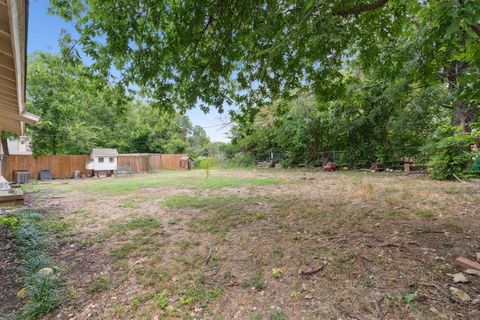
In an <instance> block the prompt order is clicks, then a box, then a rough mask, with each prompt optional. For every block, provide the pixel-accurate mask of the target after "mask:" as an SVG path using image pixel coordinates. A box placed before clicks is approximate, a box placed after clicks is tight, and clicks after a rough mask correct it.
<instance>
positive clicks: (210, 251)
mask: <svg viewBox="0 0 480 320" xmlns="http://www.w3.org/2000/svg"><path fill="white" fill-rule="evenodd" d="M212 253H213V250H212V248H209V249H208V255H207V258H206V259H205V265H206V266H208V264H209V262H210V259H211V258H212Z"/></svg>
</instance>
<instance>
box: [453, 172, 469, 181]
mask: <svg viewBox="0 0 480 320" xmlns="http://www.w3.org/2000/svg"><path fill="white" fill-rule="evenodd" d="M452 176H453V177H454V178H455V179H456V180H457V181H458V182H461V183H466V182H465V181H463V180H462V179H460V178H459V177H458V176H457V175H456V174H455V173H452Z"/></svg>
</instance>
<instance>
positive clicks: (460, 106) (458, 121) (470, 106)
mask: <svg viewBox="0 0 480 320" xmlns="http://www.w3.org/2000/svg"><path fill="white" fill-rule="evenodd" d="M467 67H468V64H467V63H466V62H465V61H454V62H453V63H452V65H451V67H450V69H449V70H448V73H447V81H448V87H449V89H451V90H459V88H460V84H459V83H458V78H459V76H460V75H461V74H462V73H463V72H464V71H465V69H466V68H467ZM478 113H479V108H478V105H477V104H475V103H468V102H466V101H464V100H461V101H456V102H455V103H454V104H453V110H452V120H451V124H452V126H461V127H462V128H463V131H465V132H470V131H471V128H470V124H471V123H472V122H473V121H474V120H475V118H476V116H477V114H478Z"/></svg>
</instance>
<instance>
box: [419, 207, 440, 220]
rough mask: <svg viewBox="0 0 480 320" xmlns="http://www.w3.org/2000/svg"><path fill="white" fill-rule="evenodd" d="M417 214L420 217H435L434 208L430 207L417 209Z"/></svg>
mask: <svg viewBox="0 0 480 320" xmlns="http://www.w3.org/2000/svg"><path fill="white" fill-rule="evenodd" d="M415 215H416V216H417V217H420V218H425V219H430V218H433V217H434V215H435V214H434V213H433V211H432V210H428V209H417V210H415Z"/></svg>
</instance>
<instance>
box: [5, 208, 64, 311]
mask: <svg viewBox="0 0 480 320" xmlns="http://www.w3.org/2000/svg"><path fill="white" fill-rule="evenodd" d="M16 219H17V223H16V226H15V227H14V228H13V229H11V230H12V231H13V236H14V238H15V243H16V245H17V248H18V252H19V254H20V259H21V270H20V272H21V275H22V279H23V281H24V285H25V286H26V288H27V296H26V298H27V299H28V301H27V303H26V304H25V306H24V307H23V310H21V311H20V312H19V313H18V314H13V315H10V317H9V318H10V319H16V320H17V319H18V320H20V319H37V318H39V317H41V316H44V315H46V314H48V313H49V312H51V311H52V310H54V309H55V308H57V307H58V306H59V304H60V295H59V286H60V278H59V276H58V274H56V273H53V274H50V275H42V274H39V270H40V269H42V268H53V265H52V263H51V261H50V259H49V257H48V256H47V253H46V249H47V245H48V241H47V235H46V233H45V232H44V230H45V229H46V228H45V225H44V221H43V220H42V217H41V216H40V215H39V214H36V213H32V212H23V213H20V214H18V215H16Z"/></svg>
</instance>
